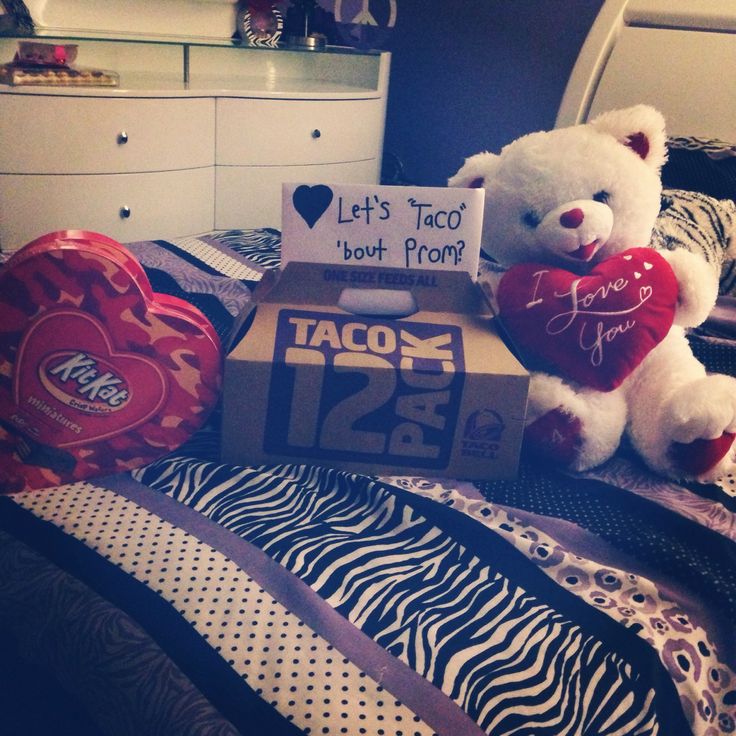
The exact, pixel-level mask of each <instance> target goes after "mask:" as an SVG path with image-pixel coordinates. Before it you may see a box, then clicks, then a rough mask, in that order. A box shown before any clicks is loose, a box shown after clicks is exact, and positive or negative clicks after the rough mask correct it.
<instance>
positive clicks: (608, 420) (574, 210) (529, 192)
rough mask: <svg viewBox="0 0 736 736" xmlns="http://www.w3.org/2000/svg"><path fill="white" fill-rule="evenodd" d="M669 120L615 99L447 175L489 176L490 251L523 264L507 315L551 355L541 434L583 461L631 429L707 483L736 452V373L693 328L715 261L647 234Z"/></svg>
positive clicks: (670, 470) (667, 467) (530, 424)
mask: <svg viewBox="0 0 736 736" xmlns="http://www.w3.org/2000/svg"><path fill="white" fill-rule="evenodd" d="M664 128H665V124H664V119H663V117H662V115H661V114H660V113H659V112H658V111H656V110H654V109H653V108H651V107H648V106H645V105H638V106H636V107H632V108H628V109H625V110H615V111H611V112H607V113H604V114H602V115H600V116H599V117H597V118H596V119H595V120H593V121H592V122H591V123H589V124H585V125H577V126H573V127H569V128H562V129H557V130H552V131H548V132H538V133H532V134H530V135H526V136H524V137H522V138H519V139H518V140H516V141H514V142H512V143H510V144H509V145H508V146H506V147H505V148H504V149H503V150H502V151H501V153H500V154H498V155H494V154H492V153H479V154H477V155H475V156H472V157H471V158H469V159H467V160H466V161H465V164H464V165H463V167H462V168H461V169H460V171H458V173H457V174H456V175H455V176H453V177H452V178H451V179H450V180H449V184H450V186H461V187H483V188H484V189H485V195H486V199H485V217H484V225H483V250H484V251H485V252H486V253H487V254H488V255H489V256H490V257H491V258H493V259H494V260H495V261H497V262H498V263H499V264H501V265H502V266H504V267H512V268H510V270H508V271H507V272H506V273H505V274H504V275H503V277H502V279H501V283H500V285H499V286H498V289H497V292H496V293H497V296H498V298H499V302H500V310H501V320H502V322H503V324H504V326H505V328H506V330H507V332H508V333H509V334H510V336H511V338H512V341H513V342H515V343H516V345H517V347H520V352H521V354H522V356H523V357H531V362H530V364H531V366H532V367H533V368H534V367H539V366H542V367H543V370H533V372H532V380H531V389H530V399H529V407H528V414H527V420H526V438H525V441H526V442H527V444H528V445H530V446H531V447H532V448H533V449H535V450H536V451H537V452H538V453H541V454H542V456H544V457H547V458H552V459H555V460H557V461H558V462H560V463H562V464H565V465H567V466H568V467H570V468H572V469H574V470H585V469H588V468H591V467H594V466H596V465H599V464H600V463H602V462H604V461H605V460H607V459H608V458H610V457H611V456H612V455H613V453H614V452H615V451H616V449H617V448H618V446H619V443H620V441H621V438H622V435H623V433H624V432H627V433H628V436H629V438H630V440H631V442H632V444H633V446H634V447H635V449H636V450H637V451H638V452H639V454H640V455H641V457H642V458H643V459H644V460H645V462H646V463H647V464H648V465H649V466H650V467H651V468H652V469H654V470H656V471H658V472H660V473H662V474H664V475H667V476H669V477H673V478H697V479H698V480H702V481H705V480H712V479H714V478H716V477H718V476H719V475H722V474H723V472H724V471H725V470H726V469H727V468H729V467H730V466H731V464H732V462H733V460H734V446H733V437H734V433H736V380H734V379H733V378H731V377H727V376H723V375H706V371H705V368H704V367H703V365H702V364H701V363H700V362H699V361H698V360H697V359H696V358H695V357H694V355H693V353H692V351H691V349H690V345H689V343H688V341H687V339H686V336H685V329H686V328H688V327H693V326H696V325H699V324H700V323H701V322H703V321H704V320H705V318H706V317H707V315H708V313H709V312H710V311H711V309H712V307H713V305H714V303H715V299H716V296H717V292H718V278H717V275H716V274H715V273H714V271H713V269H712V267H711V266H710V265H709V264H708V263H706V261H705V259H703V258H702V257H701V256H699V255H694V254H692V253H690V252H689V251H687V250H684V249H678V250H672V251H667V250H662V251H656V250H653V249H651V248H649V243H650V239H651V236H652V229H653V227H654V225H655V221H656V219H657V215H658V213H659V210H660V196H661V192H662V186H661V180H660V169H661V167H662V165H663V163H664V162H665V160H666V137H665V130H664ZM644 248H646V249H644ZM632 249H633V250H632ZM660 256H661V257H660ZM612 257H613V258H612ZM514 264H521V265H518V266H516V267H515V268H513V266H514ZM667 264H669V267H668V265H667ZM545 310H546V311H545ZM540 344H541V345H542V347H541V348H540Z"/></svg>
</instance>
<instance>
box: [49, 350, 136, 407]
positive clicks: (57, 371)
mask: <svg viewBox="0 0 736 736" xmlns="http://www.w3.org/2000/svg"><path fill="white" fill-rule="evenodd" d="M38 372H39V379H40V380H41V383H42V384H43V386H44V388H45V389H46V390H47V391H48V392H49V393H50V394H51V395H52V396H53V397H54V398H56V399H58V400H59V401H61V402H62V403H63V404H66V406H70V407H72V408H74V409H78V410H79V411H82V412H85V413H87V414H110V413H112V412H116V411H119V410H120V409H122V408H123V407H124V406H125V405H126V404H127V403H128V400H129V399H130V389H129V387H128V383H127V381H126V380H125V377H124V376H121V375H118V373H117V372H116V368H115V366H114V365H113V364H112V363H110V362H108V361H107V360H105V359H104V358H100V357H99V356H97V355H93V354H91V353H85V352H82V351H74V350H60V351H58V352H55V353H52V354H51V355H48V356H46V358H45V359H44V360H43V361H42V362H41V364H40V365H39V368H38Z"/></svg>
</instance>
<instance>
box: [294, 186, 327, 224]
mask: <svg viewBox="0 0 736 736" xmlns="http://www.w3.org/2000/svg"><path fill="white" fill-rule="evenodd" d="M291 201H292V202H293V203H294V209H295V210H296V211H297V212H298V213H299V214H300V215H301V216H302V219H303V220H304V222H306V223H307V225H309V229H310V230H311V229H312V228H313V227H314V224H315V223H316V222H317V220H319V218H320V217H322V215H324V213H325V211H326V210H327V208H328V207H329V206H330V202H332V189H330V188H329V187H328V186H325V185H324V184H316V185H315V186H313V187H310V186H307V185H306V184H302V185H301V186H298V187H297V188H296V189H295V190H294V194H293V195H292V197H291Z"/></svg>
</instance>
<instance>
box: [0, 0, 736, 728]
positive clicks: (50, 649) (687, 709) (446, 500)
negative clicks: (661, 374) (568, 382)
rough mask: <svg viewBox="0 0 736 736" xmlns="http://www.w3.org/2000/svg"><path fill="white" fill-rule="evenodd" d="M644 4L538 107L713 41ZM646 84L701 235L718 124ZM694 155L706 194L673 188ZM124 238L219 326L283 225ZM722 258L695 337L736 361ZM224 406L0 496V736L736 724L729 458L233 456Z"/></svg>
mask: <svg viewBox="0 0 736 736" xmlns="http://www.w3.org/2000/svg"><path fill="white" fill-rule="evenodd" d="M664 5H665V3H654V2H651V1H650V2H629V3H626V2H622V1H619V0H615V1H614V2H607V3H606V4H604V6H603V9H602V11H601V15H600V17H599V20H598V22H597V23H596V25H595V26H594V28H593V29H592V31H591V35H590V37H589V40H588V42H587V43H586V45H585V47H584V48H583V51H582V52H581V56H580V60H579V62H578V65H577V66H576V69H575V72H574V73H573V75H572V77H571V82H570V87H569V88H568V92H567V93H566V95H565V99H564V100H563V104H562V107H561V111H560V120H559V124H566V123H568V122H576V121H578V120H584V119H586V118H587V116H588V115H589V114H594V113H595V111H596V109H597V106H598V105H600V104H603V103H601V102H599V101H598V100H599V97H598V94H597V90H598V88H600V87H601V84H603V87H604V88H605V89H608V88H609V86H610V85H609V83H608V81H606V79H607V76H606V75H607V74H608V73H610V72H611V69H612V68H611V67H610V65H611V64H614V66H619V67H620V66H623V67H624V68H628V66H627V63H622V62H619V61H618V59H619V54H620V53H621V49H620V47H619V45H620V44H621V43H624V42H623V41H622V40H621V39H627V38H628V37H629V35H628V34H629V31H631V30H635V31H637V33H638V31H639V30H644V31H646V32H649V31H651V32H654V33H659V32H660V31H666V32H667V33H670V32H672V33H677V34H689V35H695V36H696V37H701V36H704V37H707V38H708V39H710V38H711V36H712V35H713V34H712V31H711V30H710V29H709V26H708V24H709V23H710V24H711V27H712V26H713V24H716V23H717V25H718V28H719V29H720V31H721V32H719V33H718V34H717V35H718V37H719V39H720V38H723V39H727V42H728V43H729V44H730V46H729V47H728V48H729V49H730V51H728V50H727V52H726V53H731V54H733V53H734V51H733V49H734V48H736V12H734V11H733V10H732V9H726V7H725V3H720V4H719V3H703V7H704V11H703V18H701V19H695V21H694V20H693V19H685V20H683V19H682V18H681V17H680V16H678V15H677V8H678V3H675V2H672V1H670V2H668V3H666V5H667V6H668V8H670V11H671V14H670V15H669V16H666V17H664V16H662V15H661V14H660V15H657V14H656V13H654V15H652V13H653V12H654V11H653V10H652V9H653V8H654V9H655V10H656V9H657V8H658V7H659V6H664ZM679 5H683V6H684V5H685V4H684V3H680V4H679ZM719 5H720V7H721V9H722V12H721V14H720V15H718V14H716V13H715V10H716V6H719ZM706 11H709V12H706ZM678 24H679V25H678ZM683 24H684V25H683ZM637 38H638V36H637ZM677 38H680V36H678V37H677ZM688 43H690V42H689V41H688ZM721 43H722V42H721V41H718V45H719V48H720V47H721ZM624 45H625V46H626V49H630V48H631V47H632V44H630V42H629V41H626V42H625V44H624ZM637 45H639V44H638V43H634V44H633V47H636V46H637ZM594 47H595V49H597V50H595V49H594ZM626 49H625V50H626ZM627 53H628V51H627ZM624 61H626V60H624ZM583 78H585V80H593V81H592V82H590V81H586V82H585V84H583V82H582V80H583ZM601 80H603V81H601ZM607 85H609V86H607ZM617 89H618V87H617ZM601 94H603V92H601ZM605 94H608V93H607V92H606V93H605ZM616 94H617V95H620V96H619V97H617V98H616V100H615V102H616V105H620V104H628V103H629V102H636V101H640V100H639V99H638V98H636V99H624V97H623V96H622V95H623V92H620V91H618V92H616ZM651 94H652V96H653V97H656V95H655V93H654V90H651ZM635 97H637V96H636V94H635ZM649 101H650V102H652V103H653V104H656V105H660V106H662V107H664V108H665V109H664V112H665V114H666V115H667V116H668V117H669V118H670V119H671V120H673V121H674V123H673V125H674V128H673V140H672V141H671V149H672V150H671V157H670V164H668V166H669V169H668V170H666V171H665V182H666V184H667V185H668V187H669V189H668V192H667V196H668V197H669V201H670V204H669V205H668V206H667V207H665V209H664V210H663V211H668V212H669V215H668V216H672V214H673V213H676V214H677V217H684V216H685V215H684V214H683V213H687V212H690V213H691V214H692V213H694V212H696V211H697V212H698V213H700V214H699V216H698V217H697V221H696V222H694V224H693V225H692V227H690V226H688V227H687V228H685V229H686V230H687V231H688V232H692V231H694V230H697V231H698V232H699V233H700V236H702V238H705V239H706V240H707V241H708V247H716V246H713V242H712V241H713V240H714V239H715V240H717V239H718V237H719V233H720V237H721V239H723V238H724V237H725V234H726V233H727V226H728V227H730V226H731V225H733V224H734V223H735V222H736V216H734V218H733V220H731V219H730V218H731V216H732V204H733V203H732V202H731V204H729V201H730V200H729V199H728V198H729V197H730V199H733V197H734V195H735V193H736V185H735V184H734V182H735V181H736V179H734V176H733V172H734V166H733V162H734V161H736V156H734V155H733V154H734V150H733V147H732V146H730V145H729V143H728V141H732V142H736V129H734V127H733V126H734V125H735V124H736V123H734V119H733V117H732V118H731V119H730V121H729V122H728V123H727V125H728V126H730V127H728V128H726V127H716V128H708V127H697V126H695V127H692V128H688V127H687V126H688V124H689V123H690V122H694V119H693V118H685V122H684V123H682V124H681V123H680V121H681V120H682V118H680V117H679V116H678V115H679V112H680V111H681V109H682V108H683V107H685V108H687V109H688V110H689V109H690V105H689V103H688V104H686V105H684V106H683V105H682V102H681V101H680V104H675V103H677V99H676V97H671V98H668V99H665V98H656V99H650V100H649ZM731 104H733V99H731ZM668 106H669V107H668ZM696 117H697V116H696ZM720 120H721V117H717V118H716V122H718V121H720ZM695 122H697V121H695ZM724 125H725V124H724ZM729 136H730V137H729ZM675 152H679V153H675ZM686 154H691V155H689V156H688V155H686ZM695 170H697V172H698V173H697V175H698V176H699V177H700V180H699V183H698V186H697V187H695V186H693V188H699V191H701V192H705V193H706V194H707V195H708V197H709V198H707V199H703V198H702V197H703V195H692V194H689V193H688V192H689V191H691V190H690V189H688V184H691V183H692V182H693V181H694V180H693V178H692V172H693V171H695ZM712 187H718V190H717V191H715V190H714V189H713V188H712ZM729 187H730V188H729ZM693 197H695V200H693ZM713 197H716V198H718V200H717V201H718V202H720V204H719V205H718V208H717V209H709V208H711V207H714V205H713V204H712V202H713V199H712V198H713ZM734 232H736V229H735V230H734ZM128 245H129V248H130V249H131V250H132V251H133V253H134V254H135V255H136V256H137V257H138V259H139V260H140V262H141V263H142V265H143V266H144V268H145V270H146V272H147V275H148V277H149V279H150V280H151V283H152V285H153V287H154V289H155V290H156V291H158V292H163V293H168V294H172V295H174V296H178V297H182V298H185V299H187V300H188V301H190V302H191V303H192V304H195V305H196V306H197V307H199V308H200V309H201V310H202V311H203V312H204V313H205V314H206V315H207V316H208V317H209V318H210V320H211V322H212V323H213V325H214V327H215V329H216V330H217V332H218V334H219V335H220V337H221V338H223V339H227V337H228V335H229V334H230V331H231V329H232V326H233V324H234V320H235V318H236V317H237V315H238V314H239V313H240V312H241V310H242V309H243V308H244V307H245V306H246V305H247V304H248V303H249V302H250V301H251V300H252V299H253V292H254V290H255V289H256V288H257V286H258V284H259V282H260V281H261V279H262V277H263V275H264V274H267V273H269V272H270V271H271V270H272V269H274V268H277V267H278V264H279V247H280V236H279V233H278V232H277V231H275V230H269V229H262V230H232V231H216V232H212V233H207V234H203V235H199V236H196V237H183V238H175V239H171V240H151V241H142V242H137V243H132V244H128ZM720 245H722V246H724V247H725V244H723V243H721V244H720ZM722 276H723V278H722V290H723V298H722V300H721V302H720V303H719V306H718V308H717V310H716V311H717V313H716V314H714V318H713V319H712V320H711V321H710V322H709V323H708V324H707V325H706V326H705V327H704V328H702V329H700V330H698V331H695V332H693V333H692V334H691V336H690V340H691V343H692V345H693V348H694V350H695V351H696V353H697V354H698V356H699V357H700V358H701V360H703V362H705V363H706V365H707V366H708V367H709V368H710V369H712V370H718V371H721V372H727V373H730V374H732V375H736V342H735V341H734V340H735V339H736V331H735V330H734V324H735V323H734V319H733V316H732V314H733V312H732V299H733V292H734V288H733V278H734V275H733V273H732V272H731V270H730V269H729V268H728V264H727V267H726V268H724V271H723V274H722ZM244 397H245V398H244V406H245V407H247V387H244ZM219 418H220V415H219V412H218V411H215V413H214V414H213V415H212V417H211V418H210V420H209V421H208V423H207V424H206V426H205V427H203V428H202V429H201V430H200V431H199V432H197V433H196V434H195V435H194V436H193V437H192V438H191V439H190V440H189V441H188V442H187V443H186V444H185V445H183V446H182V447H180V448H178V449H177V450H175V451H174V452H173V453H171V454H169V455H167V456H165V457H163V458H161V459H160V460H157V461H156V462H153V463H152V464H150V465H147V466H145V467H142V468H139V469H137V470H134V471H132V472H130V473H127V474H122V475H116V476H110V477H103V478H94V479H92V480H89V481H84V482H79V483H74V484H70V485H66V486H61V487H57V488H53V489H47V490H42V491H34V492H22V493H15V494H11V495H5V496H2V495H0V623H1V624H2V625H1V628H0V662H2V665H0V693H2V695H0V704H1V707H2V708H3V713H4V715H3V717H2V719H0V732H2V733H8V734H21V733H23V734H29V733H59V734H62V733H74V734H116V735H117V734H138V735H140V734H146V735H149V734H150V735H151V736H154V735H155V736H158V735H159V734H171V735H174V734H176V735H177V736H182V735H187V734H191V735H192V736H194V735H197V736H199V735H202V734H208V735H209V734H217V735H218V736H219V735H223V736H224V735H229V734H256V735H261V734H263V735H265V734H268V735H269V736H271V735H272V734H273V735H278V734H351V735H352V734H376V735H381V736H420V735H421V736H424V735H425V734H427V735H431V734H440V735H441V736H466V735H467V736H472V735H473V734H493V736H500V735H502V734H525V735H527V736H531V735H532V734H534V735H536V736H541V734H549V735H550V736H559V735H561V734H596V735H602V734H606V735H608V734H611V735H612V734H621V735H622V736H629V735H633V734H663V735H666V736H674V735H677V734H697V735H699V736H701V735H702V736H715V735H716V734H729V733H733V732H734V731H736V635H735V634H736V626H735V624H734V622H735V621H736V476H731V475H726V476H724V477H723V478H722V479H720V480H719V481H718V482H715V483H712V484H707V485H705V484H697V483H689V484H676V483H673V482H669V481H665V480H663V479H662V478H660V477H658V476H655V475H653V474H652V473H651V472H649V471H648V470H647V469H646V468H645V467H644V466H643V465H641V464H640V463H639V461H638V460H637V459H636V458H635V457H634V456H633V454H632V453H631V452H629V451H628V450H627V448H626V447H623V448H622V449H621V450H620V451H619V453H618V454H617V456H616V457H615V458H614V459H612V460H611V461H609V462H608V463H606V464H605V465H603V466H601V467H599V468H597V469H595V470H594V471H591V472H588V473H585V474H577V475H571V474H563V473H559V472H556V471H552V470H550V469H549V468H547V467H545V466H541V465H539V464H536V463H534V462H531V461H528V460H522V463H521V467H520V470H519V474H518V477H517V478H516V479H514V480H504V481H483V482H479V481H475V482H472V483H471V482H468V481H462V480H453V479H437V478H429V477H407V476H364V475H360V474H356V473H349V472H344V471H339V470H336V469H333V468H330V467H324V466H316V465H278V466H256V467H248V466H236V465H228V464H223V463H222V462H221V461H220V458H219V443H218V434H219Z"/></svg>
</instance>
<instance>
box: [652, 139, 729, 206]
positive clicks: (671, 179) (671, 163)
mask: <svg viewBox="0 0 736 736" xmlns="http://www.w3.org/2000/svg"><path fill="white" fill-rule="evenodd" d="M667 147H668V159H667V163H666V164H665V165H664V167H663V169H662V183H663V184H664V186H665V187H670V188H673V189H688V190H691V191H696V192H702V193H703V194H708V195H710V196H711V197H715V198H716V199H736V145H733V144H730V143H725V142H723V141H718V140H708V139H705V138H695V137H686V136H682V137H677V138H669V139H668V141H667Z"/></svg>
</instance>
